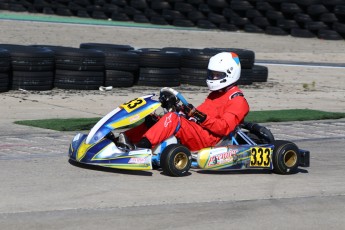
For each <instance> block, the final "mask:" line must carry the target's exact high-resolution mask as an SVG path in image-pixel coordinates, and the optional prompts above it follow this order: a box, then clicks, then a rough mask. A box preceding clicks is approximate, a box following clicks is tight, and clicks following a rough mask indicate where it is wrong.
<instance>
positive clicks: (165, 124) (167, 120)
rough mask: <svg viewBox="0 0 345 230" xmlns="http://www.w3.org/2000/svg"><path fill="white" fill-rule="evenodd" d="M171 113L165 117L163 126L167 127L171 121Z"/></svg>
mask: <svg viewBox="0 0 345 230" xmlns="http://www.w3.org/2000/svg"><path fill="white" fill-rule="evenodd" d="M171 115H172V113H171V114H170V115H169V116H167V117H166V118H165V121H164V127H165V128H166V127H168V125H169V124H170V123H171Z"/></svg>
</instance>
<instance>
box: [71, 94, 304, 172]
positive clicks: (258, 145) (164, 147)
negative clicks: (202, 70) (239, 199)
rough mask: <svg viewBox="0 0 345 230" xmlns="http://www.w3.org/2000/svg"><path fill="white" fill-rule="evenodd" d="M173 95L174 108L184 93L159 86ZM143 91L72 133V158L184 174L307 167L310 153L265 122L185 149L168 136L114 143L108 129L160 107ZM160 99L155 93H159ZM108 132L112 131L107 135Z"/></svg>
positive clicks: (181, 99) (82, 161)
mask: <svg viewBox="0 0 345 230" xmlns="http://www.w3.org/2000/svg"><path fill="white" fill-rule="evenodd" d="M162 92H163V93H168V94H171V95H173V96H174V97H175V98H176V103H175V105H174V106H175V107H177V106H178V103H179V102H180V101H181V102H182V103H183V104H188V103H187V101H186V100H185V99H184V97H183V96H182V95H181V94H180V93H178V92H177V91H175V90H173V89H171V88H163V89H162V90H161V94H162ZM154 96H155V95H154V94H151V95H146V96H143V97H139V98H136V99H133V100H131V101H129V102H127V103H124V104H122V105H120V106H119V107H118V108H116V109H114V110H113V111H111V112H110V113H109V114H107V115H106V116H105V117H103V118H102V119H101V120H100V121H99V122H98V123H97V124H96V125H95V126H94V127H93V128H92V129H91V131H90V132H89V134H87V135H86V134H81V133H78V134H77V135H76V136H75V137H74V138H73V140H72V143H71V145H70V148H69V158H70V160H72V161H75V162H78V163H81V164H86V165H97V166H102V167H110V168H116V169H126V170H150V169H153V168H162V170H163V172H164V173H165V174H166V175H170V176H186V175H188V174H189V170H190V168H198V169H201V170H238V169H267V170H272V171H273V172H275V173H279V174H292V173H295V172H297V169H298V167H309V166H310V152H309V151H307V150H302V149H299V148H298V147H297V145H296V144H294V143H292V142H290V141H284V140H275V139H274V137H273V134H272V133H271V132H270V131H269V130H268V129H267V128H265V127H263V126H260V125H258V124H255V123H247V122H245V123H243V124H241V125H239V126H238V127H237V128H236V129H235V130H234V131H233V132H232V133H230V134H229V135H228V136H226V137H224V138H223V139H222V140H221V141H220V142H219V143H218V144H217V145H216V146H211V147H208V148H204V149H201V150H199V151H196V152H190V151H189V149H188V148H186V147H185V146H183V145H182V144H180V143H179V142H178V140H177V139H176V138H175V137H174V136H172V137H170V138H168V139H167V140H164V141H163V142H162V143H160V144H159V145H158V146H157V147H155V148H154V149H145V148H136V149H134V150H130V149H128V148H124V147H121V146H119V145H118V143H116V141H115V140H114V138H110V137H113V133H112V132H113V130H115V129H119V128H124V127H127V126H128V125H132V124H134V123H138V121H140V120H143V119H144V118H145V117H146V116H147V115H149V114H151V113H152V112H154V111H155V110H156V109H157V108H158V107H160V106H161V101H158V100H155V99H153V97H154ZM160 99H161V97H160ZM109 134H112V135H109Z"/></svg>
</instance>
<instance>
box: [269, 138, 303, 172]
mask: <svg viewBox="0 0 345 230" xmlns="http://www.w3.org/2000/svg"><path fill="white" fill-rule="evenodd" d="M272 158H273V159H272V162H273V172H275V173H277V174H283V175H285V174H294V173H296V172H297V169H298V165H299V162H300V154H299V149H298V147H297V146H296V145H295V144H294V143H292V142H290V141H284V140H276V141H275V142H274V150H273V156H272Z"/></svg>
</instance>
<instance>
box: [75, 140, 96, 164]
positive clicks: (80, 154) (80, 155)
mask: <svg viewBox="0 0 345 230" xmlns="http://www.w3.org/2000/svg"><path fill="white" fill-rule="evenodd" d="M92 146H93V144H86V143H85V140H84V141H83V142H82V143H81V144H80V146H79V148H78V150H77V154H76V155H77V156H76V159H77V161H81V159H83V157H84V156H85V154H86V152H87V151H89V149H90V148H91V147H92Z"/></svg>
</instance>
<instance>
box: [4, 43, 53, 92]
mask: <svg viewBox="0 0 345 230" xmlns="http://www.w3.org/2000/svg"><path fill="white" fill-rule="evenodd" d="M0 48H2V49H6V50H8V52H9V54H10V63H11V64H10V73H9V79H10V82H9V89H13V90H17V89H19V88H21V89H26V90H50V89H52V88H53V79H54V52H53V51H51V50H49V49H45V48H40V47H31V46H22V45H12V44H2V45H1V46H0Z"/></svg>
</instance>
